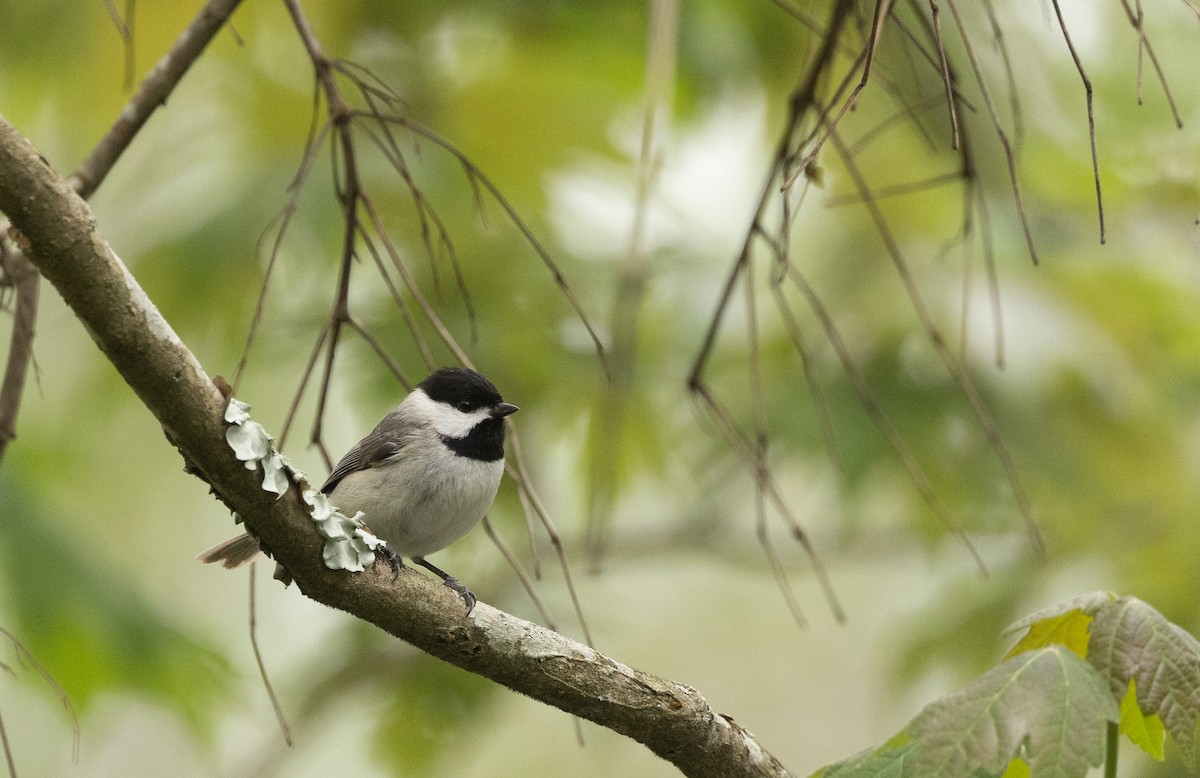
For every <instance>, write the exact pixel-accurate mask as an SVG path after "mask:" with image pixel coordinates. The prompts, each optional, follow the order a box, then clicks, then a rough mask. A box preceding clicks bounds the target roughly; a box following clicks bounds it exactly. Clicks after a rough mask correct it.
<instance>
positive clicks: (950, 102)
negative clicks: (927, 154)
mask: <svg viewBox="0 0 1200 778" xmlns="http://www.w3.org/2000/svg"><path fill="white" fill-rule="evenodd" d="M929 12H930V15H931V16H932V22H933V40H934V44H935V45H936V46H937V52H938V60H939V64H940V65H941V71H942V84H943V86H944V87H945V90H946V107H947V108H948V109H949V111H950V148H952V149H957V148H958V110H957V109H956V108H955V106H954V81H953V80H952V79H951V77H950V65H949V63H948V62H947V61H946V47H945V45H944V44H943V43H942V21H941V10H940V9H939V8H938V4H937V2H936V0H929Z"/></svg>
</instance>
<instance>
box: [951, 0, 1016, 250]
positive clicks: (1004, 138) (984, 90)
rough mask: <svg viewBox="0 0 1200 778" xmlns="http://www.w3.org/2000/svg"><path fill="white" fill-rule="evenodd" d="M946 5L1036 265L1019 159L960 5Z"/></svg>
mask: <svg viewBox="0 0 1200 778" xmlns="http://www.w3.org/2000/svg"><path fill="white" fill-rule="evenodd" d="M946 5H947V6H949V7H950V13H951V14H952V15H953V16H954V24H955V26H956V27H958V34H959V38H960V39H961V40H962V43H963V50H964V51H966V53H967V59H968V60H970V62H971V70H972V71H973V72H974V74H975V83H976V85H978V87H979V93H980V94H981V95H983V102H984V105H986V106H987V110H988V115H989V116H990V117H991V120H992V128H993V129H994V130H995V131H996V136H997V137H998V138H999V139H1000V145H1001V147H1003V149H1004V161H1005V162H1007V163H1008V177H1009V181H1010V183H1011V184H1012V190H1013V201H1014V203H1015V204H1016V208H1017V216H1018V217H1019V218H1020V219H1021V229H1022V230H1023V231H1024V233H1025V246H1026V248H1027V249H1028V251H1029V259H1030V261H1031V262H1033V264H1035V265H1036V264H1038V255H1037V247H1036V246H1035V245H1034V243H1033V230H1032V229H1031V228H1030V226H1029V217H1028V216H1027V215H1026V213H1025V200H1024V198H1023V197H1022V195H1021V181H1020V179H1019V178H1018V176H1017V159H1016V155H1015V153H1014V152H1013V148H1012V143H1011V142H1009V139H1008V134H1007V133H1005V132H1004V127H1003V125H1002V124H1001V123H1000V117H999V115H998V114H997V113H996V105H995V103H993V102H992V95H991V92H989V91H988V87H987V80H986V79H984V77H983V68H982V67H981V66H980V64H979V59H978V58H977V57H976V56H975V48H974V47H973V46H972V45H971V39H970V37H969V36H968V35H967V28H966V25H964V24H963V20H962V17H961V16H960V15H959V13H958V6H957V5H955V0H946Z"/></svg>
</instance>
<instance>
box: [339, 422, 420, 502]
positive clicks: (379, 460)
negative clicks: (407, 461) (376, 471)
mask: <svg viewBox="0 0 1200 778" xmlns="http://www.w3.org/2000/svg"><path fill="white" fill-rule="evenodd" d="M416 433H417V428H416V426H415V425H413V424H412V422H411V420H410V419H409V418H408V414H405V413H403V411H402V410H401V409H400V408H397V409H396V410H394V411H392V412H391V413H389V414H388V415H387V416H384V417H383V420H382V421H380V422H379V424H377V425H376V426H375V429H373V430H371V432H370V434H368V435H367V436H366V437H365V438H363V439H362V440H360V441H358V443H355V444H354V447H353V448H351V449H350V450H349V451H347V452H346V455H345V456H344V457H342V458H341V461H339V462H338V463H337V466H335V467H334V468H333V471H332V472H331V473H330V474H329V477H328V478H326V479H325V484H324V485H323V486H322V487H321V491H322V492H324V493H325V494H329V493H330V492H332V491H333V490H334V488H335V487H336V486H337V485H338V483H339V482H341V480H342V479H343V478H345V477H346V476H348V475H350V474H351V473H353V472H356V471H358V470H366V469H367V468H371V467H378V466H379V465H381V464H383V463H384V462H388V461H391V460H392V459H395V458H396V457H398V456H401V455H402V454H403V452H404V448H405V446H407V445H408V444H409V443H410V442H411V441H412V439H413V438H414V436H415V435H416Z"/></svg>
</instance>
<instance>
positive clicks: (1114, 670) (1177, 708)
mask: <svg viewBox="0 0 1200 778" xmlns="http://www.w3.org/2000/svg"><path fill="white" fill-rule="evenodd" d="M1088 662H1089V663H1091V665H1092V666H1093V667H1095V668H1096V669H1097V670H1098V671H1100V673H1101V675H1103V676H1104V677H1105V678H1107V679H1108V683H1109V686H1110V688H1111V691H1112V695H1113V697H1114V698H1115V697H1123V696H1125V695H1126V693H1127V690H1128V689H1129V688H1130V684H1131V683H1134V684H1136V687H1135V688H1136V692H1135V693H1136V695H1137V705H1138V708H1139V710H1140V711H1141V712H1142V713H1143V714H1145V715H1157V716H1158V717H1159V718H1160V719H1161V721H1162V723H1163V725H1164V726H1165V728H1166V731H1167V732H1168V733H1170V735H1171V739H1172V740H1174V741H1175V744H1176V745H1177V746H1179V751H1180V754H1181V755H1182V756H1183V759H1184V761H1185V762H1186V763H1187V765H1188V767H1189V768H1194V767H1195V765H1196V757H1197V742H1196V724H1197V713H1198V712H1200V643H1197V641H1196V639H1195V638H1193V637H1192V636H1191V635H1189V634H1188V633H1187V632H1184V631H1183V630H1182V629H1180V628H1179V627H1177V626H1175V625H1174V624H1172V623H1171V622H1170V621H1168V620H1167V619H1166V617H1164V616H1163V615H1162V614H1161V613H1159V612H1158V611H1157V610H1155V609H1154V608H1152V607H1150V606H1149V605H1147V604H1146V603H1144V602H1142V601H1141V600H1138V599H1136V598H1134V597H1122V598H1121V599H1120V600H1117V601H1114V602H1112V603H1109V604H1107V605H1105V606H1104V607H1102V608H1100V610H1099V611H1098V612H1097V613H1096V618H1095V620H1094V621H1093V622H1092V639H1091V644H1090V647H1089V651H1088Z"/></svg>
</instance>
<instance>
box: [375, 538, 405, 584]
mask: <svg viewBox="0 0 1200 778" xmlns="http://www.w3.org/2000/svg"><path fill="white" fill-rule="evenodd" d="M375 560H376V561H378V562H383V563H384V564H386V565H387V566H388V567H390V568H391V569H392V583H395V582H396V579H397V578H399V577H400V568H402V567H404V560H402V559H401V558H400V555H399V554H397V553H396V552H395V551H393V550H392V547H391V546H389V545H387V544H386V543H380V544H379V545H378V546H376V547H375Z"/></svg>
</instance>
